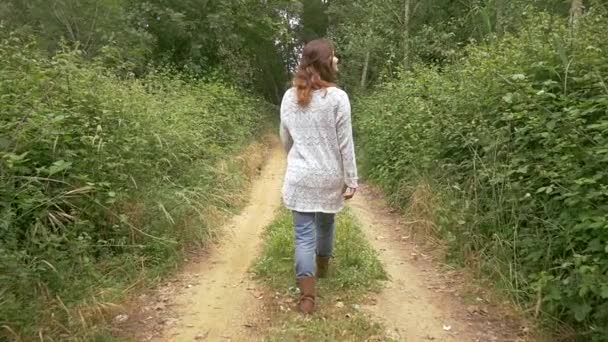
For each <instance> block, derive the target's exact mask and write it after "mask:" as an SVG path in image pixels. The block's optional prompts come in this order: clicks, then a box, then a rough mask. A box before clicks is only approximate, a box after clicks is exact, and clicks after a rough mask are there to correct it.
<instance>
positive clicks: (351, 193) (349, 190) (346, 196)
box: [344, 187, 357, 200]
mask: <svg viewBox="0 0 608 342" xmlns="http://www.w3.org/2000/svg"><path fill="white" fill-rule="evenodd" d="M356 192H357V189H356V188H348V187H347V188H346V190H345V191H344V199H345V200H349V199H351V198H353V196H355V193H356Z"/></svg>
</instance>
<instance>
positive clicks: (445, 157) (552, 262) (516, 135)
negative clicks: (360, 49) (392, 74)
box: [355, 14, 608, 340]
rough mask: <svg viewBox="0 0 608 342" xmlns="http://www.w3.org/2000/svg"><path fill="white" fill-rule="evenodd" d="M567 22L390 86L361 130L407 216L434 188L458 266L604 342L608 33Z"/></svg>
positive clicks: (361, 119) (601, 24)
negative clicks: (470, 259) (474, 264)
mask: <svg viewBox="0 0 608 342" xmlns="http://www.w3.org/2000/svg"><path fill="white" fill-rule="evenodd" d="M560 20H561V19H556V18H550V17H548V16H545V15H542V14H534V17H533V18H529V20H528V25H526V26H525V28H523V29H522V31H521V32H519V34H518V35H516V36H508V37H505V38H504V39H501V40H494V41H490V42H486V43H484V44H480V45H478V46H473V47H471V48H468V49H467V50H466V51H465V54H466V58H463V59H462V60H461V61H459V62H458V63H456V64H454V65H451V66H448V67H445V68H443V70H437V69H433V68H426V67H419V68H417V69H415V70H414V71H412V72H410V73H407V74H405V75H404V76H403V78H402V80H401V81H396V82H393V83H387V84H385V85H384V86H383V87H381V88H380V89H378V90H377V91H376V92H375V93H374V94H373V95H372V96H368V97H366V98H363V99H361V100H359V101H358V102H357V103H356V105H355V108H356V113H357V117H356V123H355V124H356V131H357V134H358V142H359V143H360V147H361V151H362V152H363V153H362V154H363V156H364V161H363V167H364V169H365V170H366V172H367V175H368V177H369V178H370V179H371V180H373V181H375V182H377V183H378V184H380V185H381V186H382V187H383V188H384V189H385V190H386V192H387V193H388V194H390V196H391V198H392V199H393V200H394V201H395V203H397V204H400V205H405V204H406V203H407V200H408V197H409V195H411V189H412V188H413V187H414V186H415V185H416V184H417V183H418V182H420V181H422V180H425V179H426V180H430V182H431V183H432V185H433V186H434V187H435V192H436V193H437V194H438V195H439V197H442V198H443V199H444V201H443V204H442V206H441V208H436V210H435V211H436V212H435V214H436V215H437V220H438V222H439V224H440V227H441V230H442V232H443V233H444V234H445V235H446V236H448V237H450V239H451V240H452V247H453V248H452V251H453V252H454V253H455V254H456V255H461V256H462V255H470V252H473V253H474V254H475V255H480V256H482V257H483V259H484V261H485V265H486V269H485V270H486V271H487V272H489V273H491V274H493V275H495V276H501V277H502V278H503V279H504V280H506V281H507V283H508V286H509V288H510V289H511V290H512V293H513V295H514V297H515V298H516V299H517V300H521V301H522V302H523V303H528V304H529V307H530V308H531V310H534V308H539V309H540V313H542V314H544V315H545V317H548V318H552V319H558V320H562V321H563V322H566V323H569V324H571V325H572V326H575V327H576V328H577V331H578V334H579V336H587V337H588V336H594V338H596V339H597V340H601V339H602V338H603V337H605V336H608V112H607V110H608V40H607V39H606V37H607V36H608V20H607V18H606V17H604V16H601V15H599V14H595V15H589V16H587V17H586V18H585V19H584V20H582V21H581V22H580V24H579V27H578V28H577V29H576V30H574V31H570V29H568V28H566V23H563V22H560ZM539 300H540V302H539ZM536 304H540V306H539V307H537V306H536ZM602 336H603V337H602ZM585 339H586V338H585Z"/></svg>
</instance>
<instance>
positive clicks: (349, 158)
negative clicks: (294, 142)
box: [336, 92, 358, 188]
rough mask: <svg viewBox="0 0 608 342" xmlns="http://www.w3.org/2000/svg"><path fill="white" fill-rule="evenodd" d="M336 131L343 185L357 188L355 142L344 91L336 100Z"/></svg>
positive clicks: (348, 105)
mask: <svg viewBox="0 0 608 342" xmlns="http://www.w3.org/2000/svg"><path fill="white" fill-rule="evenodd" d="M336 133H337V136H338V147H339V148H340V154H341V155H342V165H343V168H344V182H345V185H346V186H347V187H349V188H357V187H358V176H357V160H356V157H355V144H354V141H353V128H352V122H351V111H350V101H349V99H348V95H347V94H346V93H345V92H343V93H342V96H340V97H339V100H338V108H337V116H336Z"/></svg>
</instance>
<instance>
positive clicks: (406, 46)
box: [403, 0, 412, 70]
mask: <svg viewBox="0 0 608 342" xmlns="http://www.w3.org/2000/svg"><path fill="white" fill-rule="evenodd" d="M411 8H412V0H405V4H404V6H403V67H404V69H405V70H407V69H409V68H410V16H411V14H410V10H411Z"/></svg>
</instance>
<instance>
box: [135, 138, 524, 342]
mask: <svg viewBox="0 0 608 342" xmlns="http://www.w3.org/2000/svg"><path fill="white" fill-rule="evenodd" d="M284 167H285V157H284V154H283V152H282V150H281V149H280V147H278V146H276V145H275V147H274V148H273V149H272V151H271V153H270V157H269V160H268V162H267V163H266V165H265V167H264V168H263V170H262V173H261V176H260V177H258V179H257V180H255V181H254V184H253V186H252V188H251V191H250V195H249V198H250V204H249V205H248V206H247V207H246V208H245V209H244V210H243V211H242V213H241V214H240V215H238V216H236V217H235V218H233V219H232V220H231V221H230V222H229V224H228V225H227V227H225V228H224V231H227V232H228V234H227V235H226V236H225V238H224V239H223V242H222V243H221V244H220V245H218V246H216V247H215V248H213V250H211V251H210V252H209V255H206V256H205V257H204V259H202V261H201V262H200V263H191V264H190V265H189V266H187V267H186V269H185V270H184V271H183V272H182V274H181V275H179V276H178V278H177V279H176V280H174V283H175V284H173V285H169V286H167V290H164V289H162V288H161V289H159V290H158V291H157V292H158V293H159V294H160V297H159V298H156V299H154V300H153V301H152V302H154V303H159V304H158V305H159V306H160V308H156V307H154V306H153V307H152V309H148V311H147V312H150V310H152V311H156V310H160V312H161V313H162V315H161V316H162V318H161V319H160V320H159V319H157V317H158V315H157V316H156V318H153V317H152V316H150V317H148V318H147V319H148V320H149V321H150V322H152V321H155V322H156V323H154V324H155V325H150V324H148V323H146V322H145V321H146V318H144V319H141V320H139V321H140V322H142V323H141V325H140V326H139V327H136V330H139V331H138V332H137V333H136V335H137V336H138V337H137V340H138V341H257V340H262V339H263V337H262V336H258V334H259V333H260V332H261V330H263V329H261V330H260V329H257V328H256V327H255V325H256V324H262V325H264V323H263V322H264V317H263V314H264V312H265V311H264V309H263V308H262V303H263V301H260V300H259V299H261V298H260V297H261V296H262V295H263V292H262V291H257V290H256V284H255V282H254V281H253V280H251V275H250V274H249V272H248V271H249V268H250V266H251V265H252V263H253V262H254V260H255V258H256V256H257V255H258V252H259V247H260V244H261V233H262V232H263V229H264V227H266V226H267V225H268V224H270V223H271V222H272V220H273V218H274V215H275V214H276V210H277V208H278V207H279V206H280V204H281V201H280V187H281V184H282V178H283V173H284ZM350 206H351V208H352V209H353V211H354V213H355V215H356V216H357V217H358V218H359V220H360V221H361V223H362V225H363V227H364V232H365V234H366V235H367V237H368V239H369V241H370V242H371V243H372V245H373V247H374V248H375V249H376V250H377V251H378V252H379V255H380V257H381V260H382V262H383V264H384V266H385V268H386V270H387V272H388V274H389V277H390V279H391V280H390V281H389V282H388V284H387V286H386V288H385V289H384V290H383V291H382V292H381V293H380V294H378V295H377V296H375V303H376V304H375V305H370V306H368V307H367V308H368V309H369V310H370V311H371V312H372V313H373V314H374V316H376V317H377V318H378V319H379V320H381V321H382V322H383V323H384V324H385V325H386V326H387V328H388V329H389V330H390V331H391V332H390V335H392V336H393V337H394V338H395V339H396V340H398V341H414V342H416V341H429V340H435V341H524V339H520V338H518V337H517V330H518V328H519V327H517V326H515V327H514V326H513V325H512V324H511V325H509V324H508V322H505V321H503V320H501V319H500V318H497V317H498V316H496V315H493V314H491V313H490V312H489V309H486V307H485V306H484V305H483V303H477V304H478V305H475V306H473V309H471V307H470V306H466V305H464V304H463V301H462V299H461V298H457V297H456V295H455V293H456V291H455V290H454V286H455V285H456V284H455V283H454V279H452V278H451V275H450V274H444V273H442V272H440V271H439V269H438V268H436V267H435V266H434V264H433V263H432V262H430V261H428V260H423V259H425V258H417V257H415V256H417V254H414V251H415V250H414V246H413V245H412V243H410V242H407V241H406V242H404V241H403V239H402V236H403V233H402V232H404V229H403V228H404V227H401V226H400V222H399V220H400V218H399V216H398V215H395V214H392V213H391V212H390V210H389V209H388V207H387V206H386V205H385V204H384V203H383V201H382V200H381V198H379V197H378V196H376V195H374V194H372V193H371V192H370V191H369V189H367V188H365V187H363V189H362V191H360V192H359V193H358V194H357V196H355V199H354V200H353V201H352V202H351V203H350ZM402 229H403V230H402ZM175 289H177V290H175ZM155 305H156V304H155ZM146 315H147V314H146ZM159 322H160V323H159ZM146 329H147V330H150V331H147V330H146ZM141 330H144V331H141Z"/></svg>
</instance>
